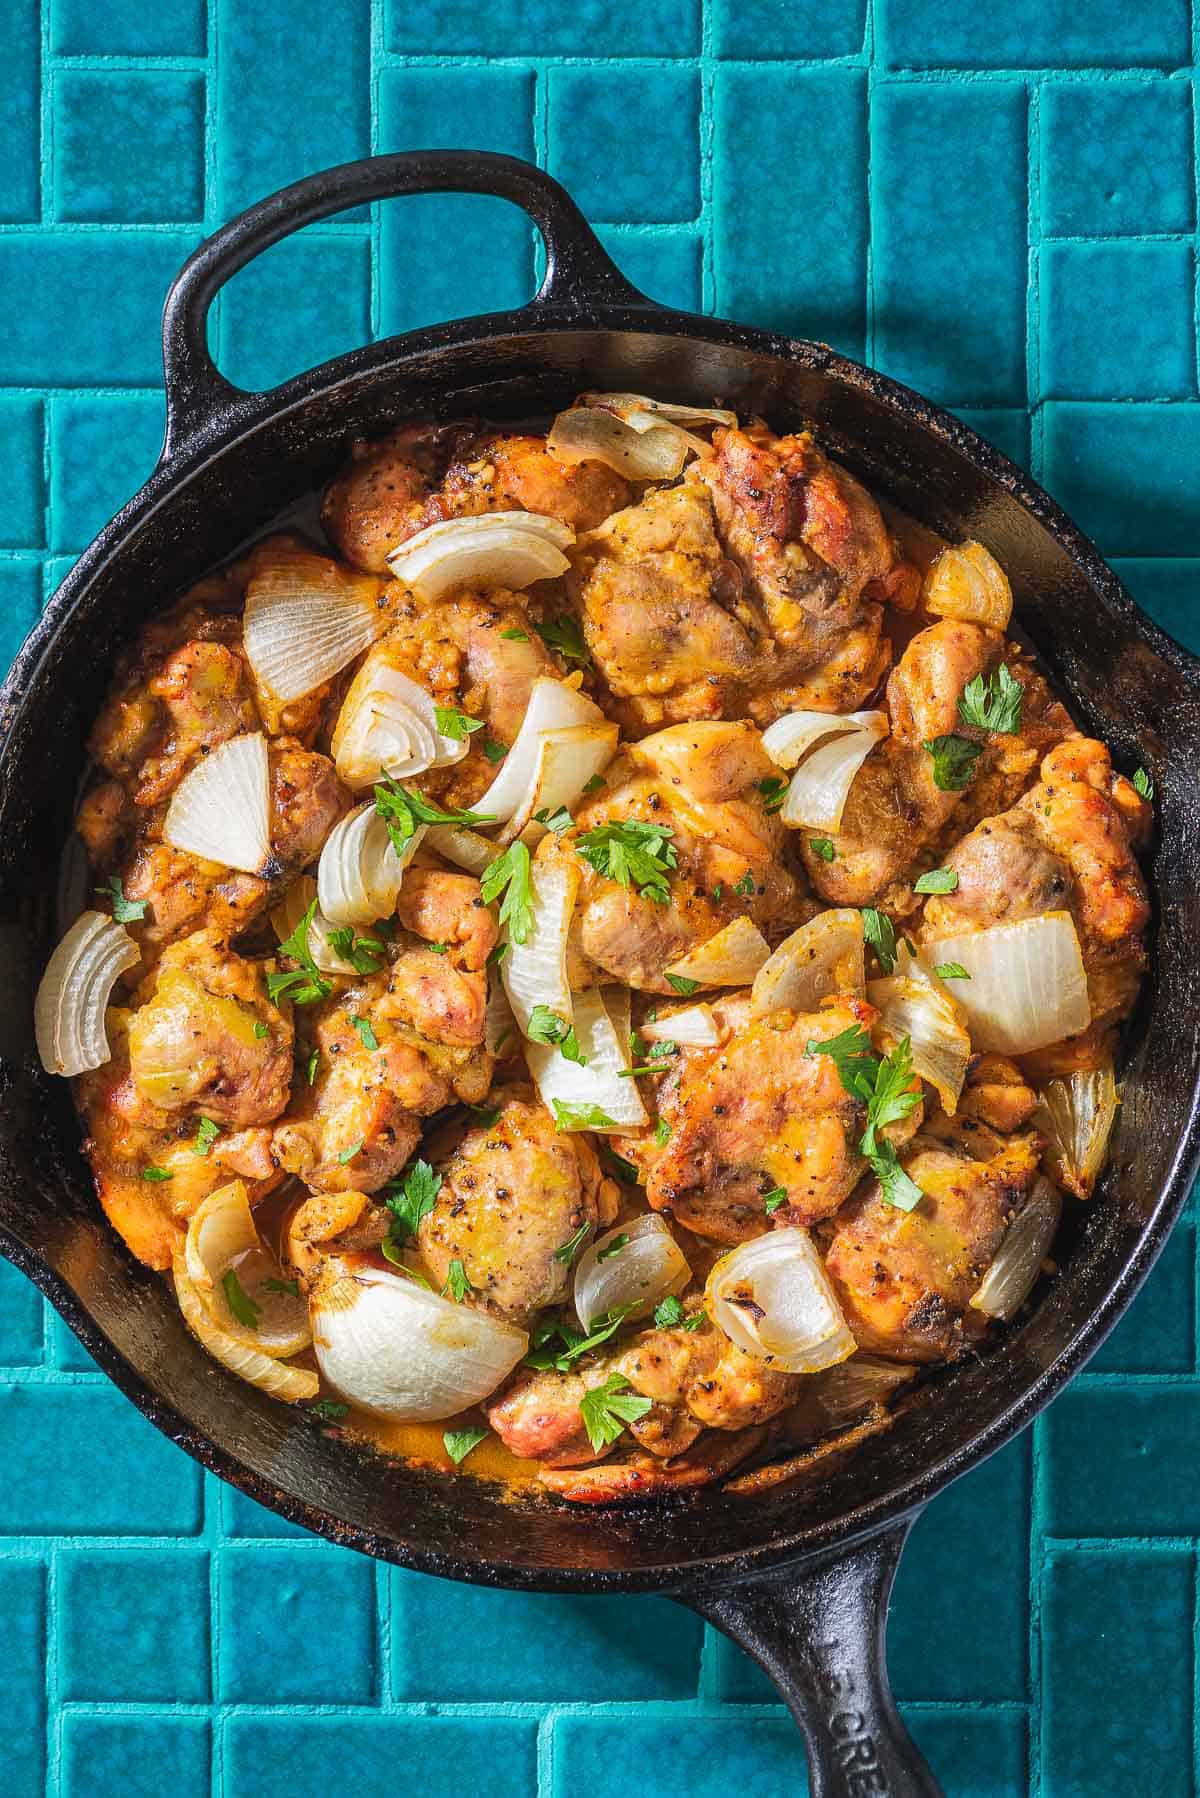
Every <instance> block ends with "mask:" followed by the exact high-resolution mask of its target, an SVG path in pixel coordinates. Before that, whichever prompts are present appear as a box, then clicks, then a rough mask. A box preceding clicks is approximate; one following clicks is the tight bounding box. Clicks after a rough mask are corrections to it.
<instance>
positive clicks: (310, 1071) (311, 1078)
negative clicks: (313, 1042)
mask: <svg viewBox="0 0 1200 1798" xmlns="http://www.w3.org/2000/svg"><path fill="white" fill-rule="evenodd" d="M320 1065H321V1051H320V1050H319V1049H314V1050H313V1052H312V1054H311V1055H310V1056H309V1058H308V1067H307V1068H306V1069H305V1073H306V1074H307V1076H308V1084H309V1085H310V1086H312V1085H314V1084H315V1082H316V1078H317V1069H318V1068H319V1067H320Z"/></svg>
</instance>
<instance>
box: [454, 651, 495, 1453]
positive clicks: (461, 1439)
mask: <svg viewBox="0 0 1200 1798" xmlns="http://www.w3.org/2000/svg"><path fill="white" fill-rule="evenodd" d="M506 634H507V633H506ZM488 1433H489V1432H488V1431H487V1430H485V1429H481V1428H480V1427H479V1426H478V1425H477V1424H476V1425H472V1427H471V1428H470V1429H469V1430H445V1431H443V1433H442V1444H443V1446H444V1448H445V1450H446V1453H447V1454H448V1455H449V1457H450V1459H451V1460H452V1461H453V1462H454V1465H455V1466H456V1467H460V1466H461V1465H462V1463H463V1462H464V1461H465V1460H466V1458H467V1456H468V1455H469V1454H470V1452H471V1450H472V1449H473V1448H478V1447H479V1444H480V1443H481V1442H482V1441H483V1439H484V1437H485V1436H486V1435H487V1434H488Z"/></svg>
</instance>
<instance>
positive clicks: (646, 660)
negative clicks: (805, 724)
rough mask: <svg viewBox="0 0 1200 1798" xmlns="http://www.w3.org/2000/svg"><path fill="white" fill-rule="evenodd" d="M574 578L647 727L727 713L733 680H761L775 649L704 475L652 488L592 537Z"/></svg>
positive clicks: (588, 634) (614, 677) (615, 677)
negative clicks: (721, 531) (746, 596)
mask: <svg viewBox="0 0 1200 1798" xmlns="http://www.w3.org/2000/svg"><path fill="white" fill-rule="evenodd" d="M568 583H569V586H570V590H571V593H572V597H573V599H574V603H575V605H576V608H577V610H578V611H579V614H580V617H581V619H582V623H583V633H584V636H585V638H586V640H587V644H588V648H589V649H590V650H591V652H592V655H593V656H594V658H595V660H596V663H597V665H598V666H599V668H600V670H601V672H602V673H603V675H604V678H605V680H606V681H607V683H608V685H609V687H610V688H611V690H612V692H613V693H614V694H615V695H616V696H617V697H618V699H625V700H628V701H630V702H631V703H630V706H629V708H628V709H629V712H630V714H631V716H632V718H633V719H634V720H635V721H637V722H639V723H641V724H642V725H643V726H653V725H656V724H660V723H663V722H666V721H669V720H672V719H688V718H719V717H720V716H721V715H722V712H723V710H724V709H725V707H726V705H727V702H728V697H729V690H730V687H731V685H732V684H734V683H736V682H745V681H749V680H751V679H752V677H753V675H754V673H755V671H756V669H757V668H758V666H759V664H760V662H761V659H762V656H763V653H764V649H765V648H769V639H768V637H767V633H766V624H765V620H764V619H763V617H762V616H761V614H760V613H759V612H758V611H757V610H756V609H755V608H754V607H753V606H750V605H747V604H746V603H745V602H744V601H743V598H742V582H741V577H740V576H739V574H738V571H737V569H736V568H735V567H734V565H733V564H732V563H731V562H730V561H729V560H728V558H727V557H726V555H725V553H724V551H723V550H722V548H721V545H720V543H719V542H718V540H717V534H716V530H715V528H714V525H713V515H712V505H711V502H710V500H709V497H708V494H707V493H706V491H705V489H704V488H703V487H701V486H699V485H697V484H696V483H695V482H694V481H685V482H684V483H683V484H682V485H681V486H679V487H670V488H664V489H662V490H661V491H659V492H655V493H649V494H647V495H646V498H645V499H644V500H642V501H641V503H640V504H639V505H636V506H630V507H628V508H627V509H626V510H625V511H623V512H617V513H615V514H614V515H613V516H612V517H611V518H609V519H608V520H607V521H606V522H605V523H604V524H602V525H600V526H598V528H597V529H596V530H594V531H591V532H590V533H589V534H588V535H587V536H585V537H582V538H581V539H580V541H579V543H578V545H577V547H576V550H575V552H574V555H573V557H572V570H571V574H570V575H569V576H568Z"/></svg>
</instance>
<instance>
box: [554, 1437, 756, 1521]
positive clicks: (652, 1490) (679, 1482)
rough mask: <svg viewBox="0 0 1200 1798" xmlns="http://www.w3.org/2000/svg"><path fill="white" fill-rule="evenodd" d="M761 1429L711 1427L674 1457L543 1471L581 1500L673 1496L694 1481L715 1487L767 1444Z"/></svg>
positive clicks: (562, 1493)
mask: <svg viewBox="0 0 1200 1798" xmlns="http://www.w3.org/2000/svg"><path fill="white" fill-rule="evenodd" d="M765 1439H766V1432H765V1431H763V1430H739V1431H737V1432H736V1434H733V1435H728V1434H725V1433H722V1432H718V1431H709V1432H708V1433H707V1434H705V1435H703V1436H701V1437H700V1439H699V1440H698V1441H697V1442H696V1443H695V1445H694V1446H693V1447H692V1448H690V1449H688V1451H687V1453H686V1454H683V1455H680V1456H679V1458H678V1460H675V1461H660V1460H658V1459H656V1458H655V1456H653V1455H650V1454H639V1453H635V1454H633V1455H630V1456H629V1458H628V1459H627V1460H622V1461H606V1462H605V1463H604V1464H603V1466H600V1467H575V1468H572V1467H546V1468H543V1470H542V1472H541V1473H540V1474H539V1476H538V1477H539V1479H540V1480H541V1482H542V1484H543V1485H544V1486H549V1488H550V1490H551V1491H552V1492H556V1493H557V1494H558V1496H559V1497H560V1498H565V1499H568V1500H570V1502H571V1503H573V1504H577V1505H619V1504H623V1503H626V1502H628V1501H629V1500H630V1499H637V1498H669V1497H670V1496H671V1495H672V1494H673V1493H677V1492H686V1491H688V1490H689V1489H690V1488H692V1487H696V1486H711V1485H712V1484H713V1483H714V1481H716V1480H719V1479H722V1478H724V1476H725V1475H726V1474H727V1473H730V1472H731V1471H732V1470H733V1468H735V1467H737V1466H738V1465H739V1464H740V1463H741V1462H743V1461H746V1460H748V1459H749V1458H750V1456H751V1455H752V1454H755V1453H757V1451H758V1450H759V1449H760V1448H761V1447H762V1446H763V1443H764V1441H765Z"/></svg>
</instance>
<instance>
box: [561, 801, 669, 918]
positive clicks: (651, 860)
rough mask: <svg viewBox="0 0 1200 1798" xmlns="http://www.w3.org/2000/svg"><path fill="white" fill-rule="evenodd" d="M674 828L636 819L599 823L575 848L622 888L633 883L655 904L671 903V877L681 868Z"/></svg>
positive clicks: (584, 835)
mask: <svg viewBox="0 0 1200 1798" xmlns="http://www.w3.org/2000/svg"><path fill="white" fill-rule="evenodd" d="M673 835H674V832H673V830H672V829H671V827H670V825H667V824H642V823H641V822H639V820H637V819H636V818H622V819H616V820H612V821H610V822H609V823H607V824H597V826H596V827H595V829H594V830H588V831H585V832H584V834H583V835H582V836H581V837H579V838H578V839H577V840H576V843H575V848H576V850H577V852H578V853H579V854H580V855H581V856H582V857H583V859H584V861H586V862H590V863H591V865H592V867H593V868H595V870H596V872H597V874H605V875H607V876H608V878H609V879H610V880H615V881H616V882H617V884H618V885H619V886H623V887H628V886H629V885H630V884H631V883H632V884H633V886H635V887H636V888H637V891H638V892H639V893H640V894H641V896H642V898H643V899H651V900H653V902H654V904H655V905H666V904H668V903H669V901H670V897H671V889H670V886H669V884H668V877H669V876H670V874H671V872H672V870H673V869H675V868H677V867H678V866H679V857H678V855H677V854H676V853H675V845H674V844H673V843H672V842H671V841H670V840H669V839H670V838H671V837H672V836H673Z"/></svg>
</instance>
